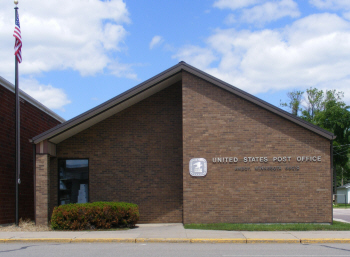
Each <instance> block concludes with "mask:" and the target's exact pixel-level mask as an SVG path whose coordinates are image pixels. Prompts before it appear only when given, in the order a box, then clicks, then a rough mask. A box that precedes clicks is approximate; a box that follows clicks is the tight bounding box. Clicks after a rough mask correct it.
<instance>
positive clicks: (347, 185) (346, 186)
mask: <svg viewBox="0 0 350 257" xmlns="http://www.w3.org/2000/svg"><path fill="white" fill-rule="evenodd" d="M337 188H338V189H340V188H350V183H347V184H345V185H342V186H340V187H337Z"/></svg>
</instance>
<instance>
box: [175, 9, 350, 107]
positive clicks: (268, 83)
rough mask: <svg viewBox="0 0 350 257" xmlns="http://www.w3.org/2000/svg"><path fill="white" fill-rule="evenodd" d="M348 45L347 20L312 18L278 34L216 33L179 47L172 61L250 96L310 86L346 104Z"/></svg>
mask: <svg viewBox="0 0 350 257" xmlns="http://www.w3.org/2000/svg"><path fill="white" fill-rule="evenodd" d="M349 42H350V22H348V21H346V20H344V19H342V18H340V17H339V16H337V15H334V14H315V15H311V16H308V17H306V18H303V19H300V20H298V21H296V22H294V23H293V24H292V25H290V26H287V27H285V28H280V29H278V30H277V29H276V30H271V29H265V30H260V31H254V32H251V31H244V30H242V31H236V30H234V29H226V30H217V31H216V32H215V33H214V34H213V35H212V36H210V37H209V38H208V39H207V40H206V47H204V48H203V47H202V48H199V47H198V46H184V47H183V48H181V49H180V50H179V51H178V53H177V54H176V55H175V56H174V58H177V59H178V60H184V61H186V62H188V63H190V64H192V65H194V66H196V67H199V68H201V69H203V70H205V71H206V72H208V73H210V74H212V75H213V76H216V77H218V78H220V79H222V80H224V81H227V82H228V83H230V84H232V85H234V86H236V87H239V88H241V89H243V90H246V91H248V92H250V93H253V94H257V93H263V92H267V91H276V90H281V89H286V90H291V89H295V88H299V89H305V88H308V87H310V86H312V87H317V88H320V89H325V88H328V89H331V88H334V89H338V90H341V91H344V92H346V94H347V93H348V94H347V95H346V97H347V98H346V99H347V101H350V90H349V89H348V88H349V86H348V85H349V82H350V44H349ZM203 60H204V61H203ZM214 61H215V62H214Z"/></svg>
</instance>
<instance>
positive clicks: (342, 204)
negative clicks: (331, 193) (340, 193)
mask: <svg viewBox="0 0 350 257" xmlns="http://www.w3.org/2000/svg"><path fill="white" fill-rule="evenodd" d="M333 208H350V205H349V204H345V203H338V204H333Z"/></svg>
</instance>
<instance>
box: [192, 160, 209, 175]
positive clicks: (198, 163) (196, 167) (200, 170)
mask: <svg viewBox="0 0 350 257" xmlns="http://www.w3.org/2000/svg"><path fill="white" fill-rule="evenodd" d="M190 174H191V176H193V177H204V176H205V175H207V160H206V159H204V158H193V159H191V160H190Z"/></svg>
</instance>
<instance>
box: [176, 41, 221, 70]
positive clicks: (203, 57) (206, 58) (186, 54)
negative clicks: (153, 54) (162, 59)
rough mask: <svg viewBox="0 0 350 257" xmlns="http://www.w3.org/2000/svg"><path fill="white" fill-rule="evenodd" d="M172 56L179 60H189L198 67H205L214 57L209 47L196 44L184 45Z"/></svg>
mask: <svg viewBox="0 0 350 257" xmlns="http://www.w3.org/2000/svg"><path fill="white" fill-rule="evenodd" d="M173 58H176V59H178V60H179V61H187V60H191V61H190V62H189V63H192V64H193V65H194V66H196V67H197V68H199V69H205V68H207V67H208V66H209V65H210V64H211V63H212V62H213V61H215V59H216V57H215V56H214V54H213V53H212V50H211V49H208V48H200V47H197V46H185V47H183V48H182V49H181V50H180V51H179V52H178V53H177V54H176V55H174V56H173Z"/></svg>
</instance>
